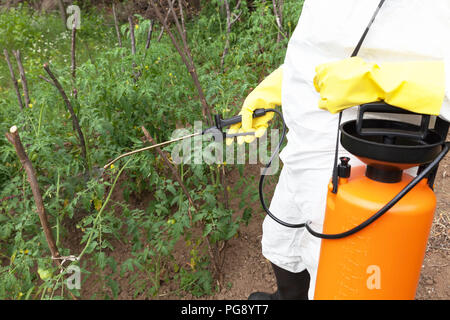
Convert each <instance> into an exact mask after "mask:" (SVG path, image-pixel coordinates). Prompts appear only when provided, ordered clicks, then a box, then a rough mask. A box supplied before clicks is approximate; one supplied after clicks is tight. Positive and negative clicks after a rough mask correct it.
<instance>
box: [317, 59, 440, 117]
mask: <svg viewBox="0 0 450 320" xmlns="http://www.w3.org/2000/svg"><path fill="white" fill-rule="evenodd" d="M314 86H315V87H316V90H317V92H319V93H320V97H321V99H320V101H319V108H321V109H325V110H328V111H329V112H331V113H337V112H339V111H342V110H344V109H346V108H349V107H353V106H357V105H360V104H363V103H369V102H375V101H381V100H384V101H385V102H386V103H388V104H390V105H393V106H396V107H399V108H403V109H406V110H409V111H412V112H416V113H423V114H430V115H439V113H440V110H441V107H442V104H443V101H444V95H445V66H444V62H442V61H418V62H400V63H383V64H379V65H377V64H375V63H367V62H365V61H364V60H363V59H361V58H359V57H352V58H348V59H344V60H341V61H337V62H331V63H326V64H322V65H319V66H317V67H316V76H315V78H314Z"/></svg>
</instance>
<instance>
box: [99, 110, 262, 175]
mask: <svg viewBox="0 0 450 320" xmlns="http://www.w3.org/2000/svg"><path fill="white" fill-rule="evenodd" d="M267 112H268V109H256V110H255V111H254V112H253V118H258V117H262V116H264V115H265V114H266V113H267ZM215 122H216V125H215V126H212V127H210V128H208V129H205V130H203V131H202V132H196V133H193V134H188V135H186V136H183V137H179V138H175V139H172V140H168V141H165V142H161V143H158V144H155V145H152V146H148V147H145V148H141V149H137V150H133V151H130V152H127V153H124V154H122V155H120V156H118V157H117V158H115V159H114V160H112V161H110V162H108V163H107V164H106V165H105V166H104V167H103V169H105V170H106V169H107V168H108V167H109V166H111V165H112V164H113V163H115V162H117V161H118V160H120V159H122V158H125V157H128V156H131V155H133V154H136V153H140V152H143V151H147V150H150V149H153V148H156V147H161V146H165V145H168V144H171V143H173V142H177V141H181V140H184V139H188V138H192V137H195V136H200V135H204V134H207V133H217V132H220V133H221V134H222V135H223V138H233V137H238V136H248V135H255V133H254V132H241V133H233V134H228V133H226V132H225V131H223V129H225V128H226V127H229V126H231V125H233V124H236V123H239V122H242V116H241V115H237V116H234V117H232V118H228V119H222V118H221V117H220V115H218V114H216V115H215Z"/></svg>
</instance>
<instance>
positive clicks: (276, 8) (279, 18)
mask: <svg viewBox="0 0 450 320" xmlns="http://www.w3.org/2000/svg"><path fill="white" fill-rule="evenodd" d="M272 4H273V13H274V15H275V21H276V22H277V26H278V34H277V42H280V41H281V37H282V36H283V37H285V38H287V35H286V34H285V32H284V29H283V5H284V1H283V0H278V1H277V0H272Z"/></svg>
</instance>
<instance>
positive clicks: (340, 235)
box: [305, 142, 450, 239]
mask: <svg viewBox="0 0 450 320" xmlns="http://www.w3.org/2000/svg"><path fill="white" fill-rule="evenodd" d="M449 145H450V142H445V143H444V144H443V149H442V151H441V153H439V155H438V156H437V157H436V158H435V159H434V160H433V161H432V162H431V163H430V164H429V165H428V166H427V167H426V168H425V169H424V170H423V171H422V172H421V173H420V174H419V175H417V176H416V177H415V178H414V179H413V180H411V182H410V183H408V185H406V187H404V188H403V189H402V190H401V191H400V192H399V193H398V194H397V195H396V196H395V197H394V198H393V199H392V200H391V201H389V202H388V203H387V204H386V205H385V206H384V207H383V208H381V209H380V210H379V211H378V212H377V213H375V214H374V215H373V216H371V217H370V218H368V219H367V220H366V221H364V222H363V223H361V224H360V225H358V226H356V227H354V228H353V229H350V230H348V231H345V232H342V233H336V234H324V233H319V232H316V231H314V230H313V229H311V227H310V224H311V221H307V222H306V225H305V227H306V230H308V232H309V233H311V234H312V235H313V236H315V237H317V238H321V239H342V238H345V237H348V236H350V235H352V234H355V233H356V232H358V231H360V230H362V229H364V228H365V227H367V226H369V225H370V224H371V223H373V222H374V221H375V220H377V219H378V218H380V217H381V216H382V215H383V214H385V213H386V212H387V211H388V210H389V209H391V208H392V207H393V206H394V205H395V204H396V203H397V202H399V201H400V199H401V198H403V197H404V196H405V195H406V194H407V193H408V192H409V191H411V189H412V188H414V187H415V186H416V185H417V184H418V183H419V182H420V181H422V179H423V178H425V177H426V176H427V175H428V174H429V173H430V172H431V170H433V169H434V168H435V167H436V166H437V165H438V164H439V162H441V160H442V159H443V158H444V157H445V155H446V154H447V152H448V150H449Z"/></svg>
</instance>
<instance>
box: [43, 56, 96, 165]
mask: <svg viewBox="0 0 450 320" xmlns="http://www.w3.org/2000/svg"><path fill="white" fill-rule="evenodd" d="M44 69H45V71H46V72H47V73H48V75H49V76H50V78H51V79H52V81H53V84H54V86H55V87H56V88H57V89H58V91H59V93H60V94H61V96H62V98H63V100H64V103H65V105H66V107H67V110H68V111H69V113H70V116H71V118H72V126H73V128H74V130H76V132H77V133H78V138H79V140H80V147H81V155H82V157H83V159H84V161H85V165H86V168H88V163H87V152H86V144H85V140H84V135H83V131H82V130H81V127H80V123H79V122H78V117H77V115H76V114H75V111H74V110H73V107H72V103H71V102H70V100H69V98H68V97H67V95H66V92H65V91H64V89H63V87H62V86H61V84H60V83H59V81H58V79H56V77H55V75H54V74H53V72H52V71H51V70H50V67H49V65H48V63H45V64H44Z"/></svg>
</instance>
